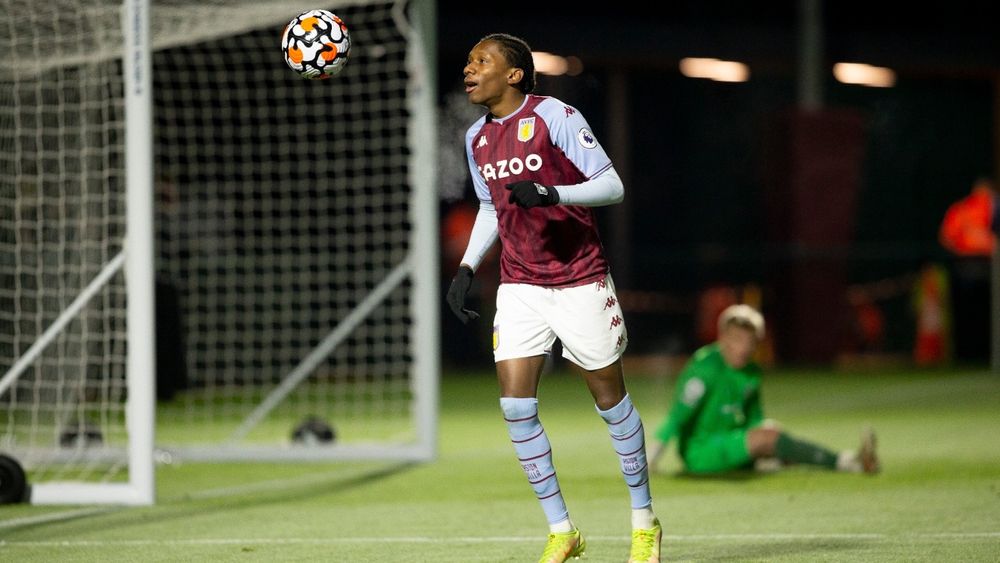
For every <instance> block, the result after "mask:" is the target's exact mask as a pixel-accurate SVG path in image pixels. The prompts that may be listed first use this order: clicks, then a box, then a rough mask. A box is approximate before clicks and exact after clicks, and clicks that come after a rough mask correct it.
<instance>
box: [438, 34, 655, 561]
mask: <svg viewBox="0 0 1000 563" xmlns="http://www.w3.org/2000/svg"><path fill="white" fill-rule="evenodd" d="M464 74H465V91H466V94H467V95H468V98H469V101H470V102H472V103H474V104H477V105H481V106H483V107H485V108H486V110H487V113H486V115H484V116H483V117H482V118H480V119H479V120H478V121H476V122H475V123H474V124H473V125H472V127H470V128H469V130H468V133H467V134H466V136H465V148H466V153H467V155H468V161H469V171H470V172H471V174H472V181H473V185H474V187H475V191H476V195H477V196H478V198H479V202H480V206H479V212H478V215H477V217H476V221H475V224H474V226H473V228H472V233H471V235H470V237H469V244H468V246H467V248H466V251H465V255H464V256H463V258H462V262H461V265H460V266H459V268H458V272H457V273H456V274H455V277H454V279H453V280H452V283H451V286H450V288H449V289H448V295H447V301H448V305H449V306H450V307H451V309H452V311H454V313H455V314H456V315H457V316H458V317H459V319H460V320H462V322H464V323H468V322H472V321H475V320H476V318H478V316H479V315H478V313H476V312H475V311H471V310H469V309H467V308H466V307H465V297H466V294H467V292H468V290H469V286H470V284H471V283H472V278H473V274H474V272H475V271H476V268H477V267H478V266H479V265H480V263H481V262H482V260H483V257H484V256H485V255H486V253H487V251H488V250H489V249H490V248H491V247H492V246H493V245H494V244H495V243H496V241H497V240H498V239H499V240H500V244H501V253H500V286H499V288H498V290H497V303H496V317H495V319H494V321H493V354H494V361H495V362H496V370H497V378H498V381H499V386H500V409H501V411H502V412H503V416H504V420H505V421H506V423H507V428H508V431H509V434H510V439H511V442H512V443H513V445H514V450H515V452H516V454H517V458H518V460H519V461H520V463H521V466H522V468H523V469H524V472H525V475H526V476H527V478H528V481H529V483H530V484H531V487H532V488H533V489H534V492H535V495H536V496H537V498H538V500H539V502H540V503H541V507H542V510H543V512H544V513H545V516H546V518H547V520H548V523H549V536H548V542H547V544H546V546H545V549H544V551H543V554H542V557H541V562H543V563H552V562H561V561H565V560H566V559H569V558H571V557H579V556H580V555H582V554H583V553H584V551H585V550H586V542H585V540H584V538H583V536H582V535H581V534H580V530H579V529H578V528H577V527H576V526H575V525H574V523H573V521H572V520H571V519H570V515H569V511H568V509H567V506H566V502H565V501H564V499H563V495H562V492H561V489H560V488H559V481H558V478H557V477H556V470H555V467H554V465H553V461H552V448H551V446H550V443H549V439H548V437H547V436H546V434H545V430H544V428H543V427H542V424H541V421H540V419H539V415H538V399H537V392H538V385H539V381H540V379H541V374H542V368H543V366H544V363H545V357H546V355H547V354H549V353H551V351H552V347H553V344H554V343H555V340H556V339H557V338H558V339H559V341H560V343H561V344H562V349H563V352H562V354H563V356H564V357H565V358H566V359H568V360H569V361H570V362H572V363H574V364H576V365H577V366H579V368H580V369H581V371H582V373H583V378H584V380H585V381H586V384H587V387H588V389H589V390H590V393H591V395H592V396H593V398H594V402H595V406H596V409H597V412H598V414H599V415H600V416H601V418H603V419H604V420H605V422H607V425H608V431H609V433H610V435H611V444H612V446H613V447H614V450H615V452H616V453H617V454H618V457H619V460H620V462H621V464H620V466H621V467H620V468H621V472H622V475H623V476H624V480H625V484H626V485H627V488H628V491H629V493H630V496H631V507H632V511H631V519H632V547H631V552H630V557H629V561H631V562H640V561H641V562H644V563H645V562H655V561H659V554H660V538H661V535H662V531H661V526H660V522H659V521H658V520H657V518H656V516H655V514H654V513H653V509H652V498H651V495H650V487H649V470H648V468H647V464H646V444H645V438H644V432H643V426H642V420H641V419H640V417H639V412H638V411H637V410H636V409H635V407H634V406H633V404H632V401H631V399H630V398H629V395H628V392H627V390H626V387H625V381H624V375H623V370H622V363H621V356H622V353H623V352H624V351H625V347H626V345H627V342H628V336H627V333H626V330H625V323H624V320H623V316H622V310H621V306H620V304H619V303H618V298H617V296H616V294H615V286H614V283H613V281H612V279H611V275H610V272H609V268H608V261H607V259H606V257H605V255H604V249H603V247H602V245H601V240H600V237H599V235H598V232H597V227H596V222H595V217H594V213H593V210H592V208H593V207H598V206H604V205H612V204H615V203H619V202H621V201H622V199H623V197H624V187H623V186H622V181H621V179H620V178H619V176H618V174H617V172H616V171H615V169H614V166H613V165H612V163H611V160H610V159H609V158H608V155H607V154H606V153H605V152H604V149H603V147H601V145H600V143H599V142H598V140H597V138H596V137H595V135H594V133H593V131H592V130H591V129H590V126H589V125H588V124H587V121H586V119H584V117H583V115H581V114H580V112H579V111H578V110H577V109H575V108H573V107H572V106H569V105H567V104H565V103H563V102H562V101H560V100H558V99H556V98H552V97H546V96H537V95H534V94H532V93H531V92H532V91H533V89H534V87H535V68H534V63H533V61H532V58H531V49H530V48H529V47H528V45H527V44H526V43H525V42H524V41H523V40H522V39H520V38H517V37H514V36H511V35H507V34H500V33H498V34H492V35H488V36H486V37H484V38H483V39H482V40H480V41H479V42H478V43H477V44H476V45H475V46H474V47H473V48H472V51H471V52H470V53H469V58H468V63H467V64H466V66H465V70H464Z"/></svg>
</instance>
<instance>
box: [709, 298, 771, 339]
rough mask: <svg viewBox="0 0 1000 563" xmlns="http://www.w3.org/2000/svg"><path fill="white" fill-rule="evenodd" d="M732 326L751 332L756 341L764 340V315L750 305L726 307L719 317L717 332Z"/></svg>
mask: <svg viewBox="0 0 1000 563" xmlns="http://www.w3.org/2000/svg"><path fill="white" fill-rule="evenodd" d="M730 325H734V326H738V327H742V328H747V329H750V330H752V331H753V333H754V336H756V337H757V340H763V339H764V315H761V314H760V311H758V310H757V309H754V308H753V307H751V306H750V305H745V304H739V305H730V306H728V307H726V308H725V309H724V310H723V311H722V314H720V315H719V332H720V333H721V332H722V329H724V328H726V327H727V326H730Z"/></svg>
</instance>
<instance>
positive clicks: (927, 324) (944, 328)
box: [913, 264, 952, 366]
mask: <svg viewBox="0 0 1000 563" xmlns="http://www.w3.org/2000/svg"><path fill="white" fill-rule="evenodd" d="M949 285H950V284H949V281H948V272H947V271H946V270H945V269H944V267H943V266H941V265H940V264H928V265H927V266H925V267H924V269H923V270H921V272H920V276H919V277H918V278H917V282H916V284H915V286H914V288H913V311H914V315H915V316H916V320H917V325H916V331H917V332H916V338H915V341H914V344H913V361H914V362H915V363H916V364H917V365H918V366H929V365H939V364H947V363H948V362H950V361H951V359H952V354H951V346H952V344H951V295H950V293H949V292H950V289H949Z"/></svg>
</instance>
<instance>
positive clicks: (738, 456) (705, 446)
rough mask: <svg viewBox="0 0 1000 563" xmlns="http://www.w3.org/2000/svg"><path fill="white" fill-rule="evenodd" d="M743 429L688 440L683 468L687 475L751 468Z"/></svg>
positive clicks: (745, 432) (751, 464)
mask: <svg viewBox="0 0 1000 563" xmlns="http://www.w3.org/2000/svg"><path fill="white" fill-rule="evenodd" d="M747 432H749V430H747V429H745V428H738V429H736V430H727V431H725V432H718V433H715V434H710V435H708V436H697V437H693V438H691V439H689V440H688V441H687V444H686V446H687V447H686V449H685V450H684V455H683V458H684V466H685V468H686V469H687V471H688V472H689V473H719V472H723V471H734V470H737V469H750V468H752V467H753V458H752V457H750V451H749V450H748V449H747Z"/></svg>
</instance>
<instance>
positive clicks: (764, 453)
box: [747, 427, 781, 458]
mask: <svg viewBox="0 0 1000 563" xmlns="http://www.w3.org/2000/svg"><path fill="white" fill-rule="evenodd" d="M780 435H781V432H780V431H779V430H777V429H776V428H764V427H758V428H754V429H753V430H751V431H749V432H748V433H747V449H748V450H749V452H750V455H751V456H752V457H755V458H757V457H769V456H773V455H774V452H775V450H776V446H777V443H778V436H780Z"/></svg>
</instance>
